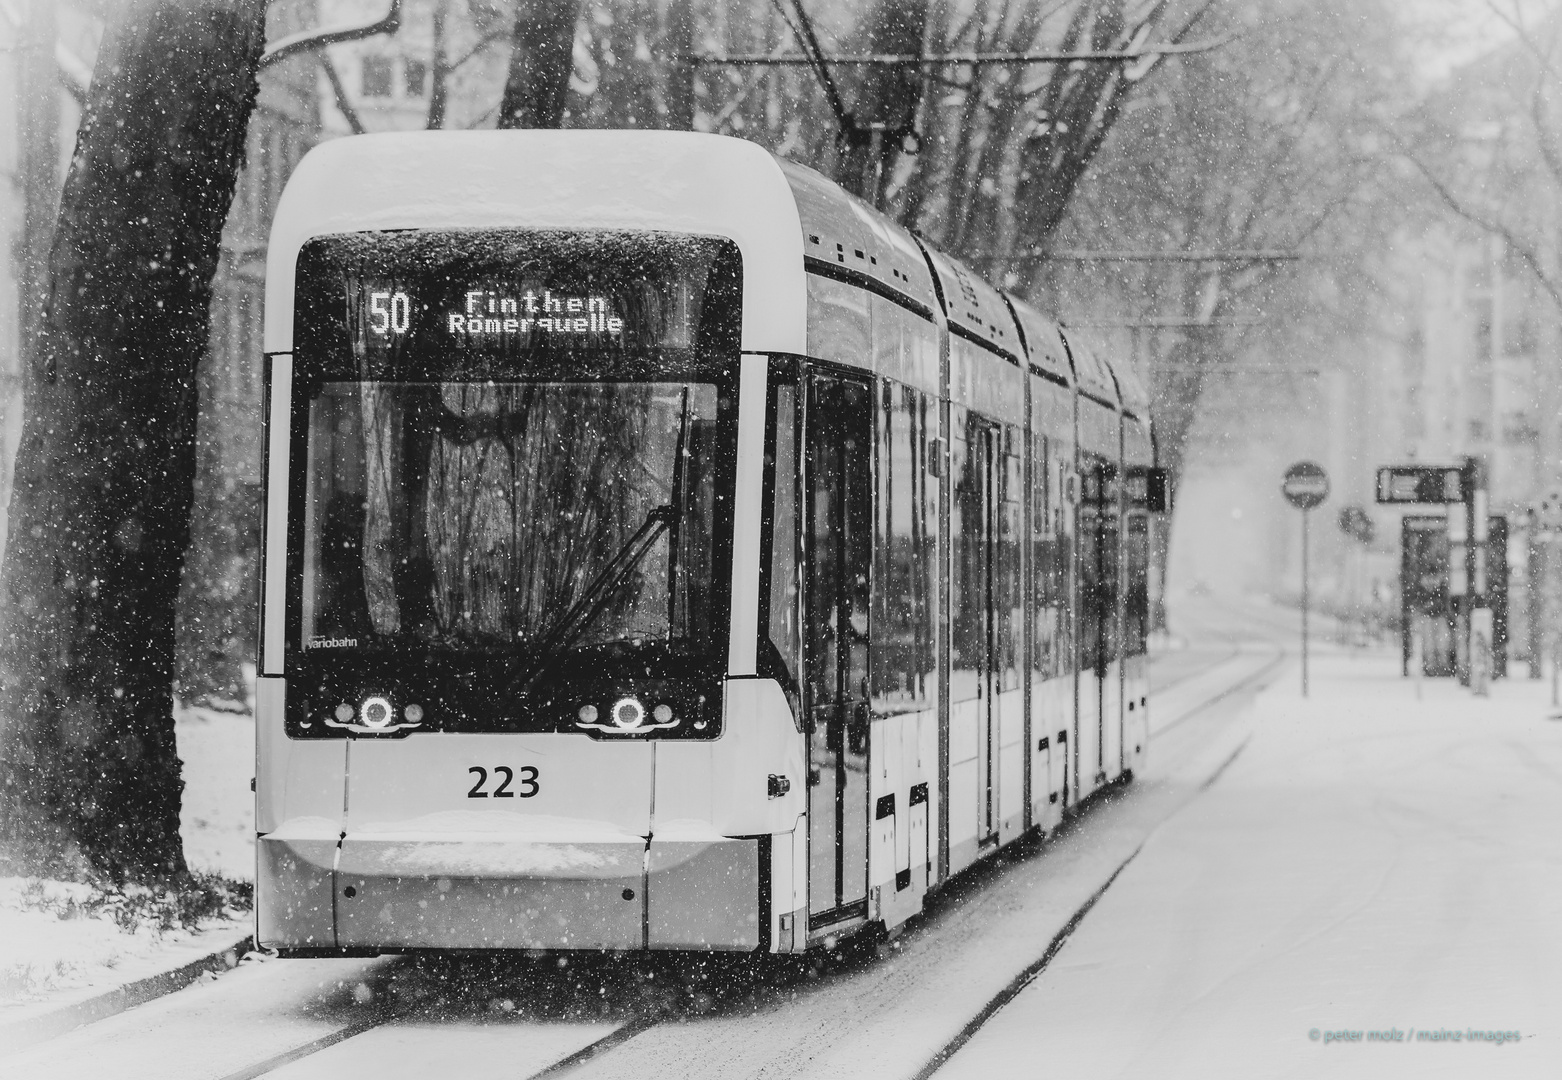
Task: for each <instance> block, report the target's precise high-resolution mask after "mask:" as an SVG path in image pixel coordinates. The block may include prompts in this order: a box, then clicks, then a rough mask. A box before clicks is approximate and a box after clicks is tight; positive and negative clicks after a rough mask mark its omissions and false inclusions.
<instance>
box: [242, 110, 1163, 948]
mask: <svg viewBox="0 0 1562 1080" xmlns="http://www.w3.org/2000/svg"><path fill="white" fill-rule="evenodd" d="M265 333H266V337H265V340H266V354H267V360H268V365H267V381H266V395H267V406H266V407H267V418H268V429H267V435H266V447H267V457H268V460H267V465H266V470H265V475H266V481H267V497H266V523H265V538H264V548H265V567H264V588H263V616H262V618H263V622H262V645H261V655H260V680H259V690H258V694H257V698H258V715H257V721H258V723H257V731H258V737H257V741H258V748H257V752H258V765H257V787H256V819H257V830H258V835H259V843H258V849H259V855H258V861H259V866H258V874H257V889H256V912H257V921H258V928H257V931H258V940H259V941H260V942H261V943H262V944H264V945H267V946H271V947H274V948H276V949H278V950H280V951H281V952H283V953H284V954H291V955H322V954H330V955H340V954H362V953H375V952H391V951H399V950H411V949H512V948H521V949H725V950H757V951H768V952H798V951H802V950H804V949H806V948H807V947H809V946H810V945H812V944H815V943H818V942H820V941H822V940H824V939H825V938H827V937H830V936H832V935H843V934H849V933H852V932H854V931H857V930H860V929H862V928H865V927H868V926H871V925H874V924H880V923H882V924H883V925H884V926H886V927H888V928H893V927H895V926H897V925H898V924H900V923H901V922H903V921H904V920H906V919H907V918H909V917H910V916H911V915H913V914H915V913H916V912H917V911H918V910H919V909H920V908H921V907H922V904H923V900H924V897H925V896H926V895H927V893H928V891H929V890H931V889H934V888H936V887H937V886H938V885H939V884H940V883H942V882H944V881H946V880H947V879H948V878H949V877H950V875H952V874H955V873H958V872H959V871H960V870H962V869H963V868H965V867H967V866H970V865H971V864H972V863H974V862H976V861H977V860H979V859H981V858H983V857H984V856H986V855H987V854H990V853H991V852H993V851H995V850H996V849H997V848H998V847H999V846H1001V845H1002V844H1005V843H1008V842H1010V841H1012V840H1014V839H1015V838H1017V837H1019V836H1020V835H1022V834H1023V833H1025V832H1026V831H1027V830H1031V829H1036V828H1041V829H1050V828H1053V827H1055V826H1056V825H1057V824H1058V822H1059V821H1060V820H1061V819H1062V817H1063V815H1064V814H1065V812H1066V811H1067V810H1068V809H1069V808H1071V807H1073V806H1075V805H1077V804H1078V803H1079V802H1080V800H1082V799H1084V798H1085V797H1087V796H1089V795H1090V794H1091V793H1092V792H1093V791H1095V790H1096V789H1098V788H1100V787H1101V786H1102V785H1104V784H1107V783H1110V782H1112V781H1113V780H1115V779H1117V778H1119V777H1120V776H1124V775H1126V774H1128V773H1130V772H1131V771H1132V770H1133V769H1135V768H1137V767H1138V766H1139V764H1140V763H1141V762H1142V760H1143V755H1144V754H1145V751H1146V749H1147V736H1148V727H1147V725H1146V722H1145V721H1146V713H1145V705H1146V694H1147V687H1146V672H1145V665H1144V656H1143V654H1144V640H1145V616H1146V588H1145V583H1146V560H1147V542H1146V540H1147V525H1146V518H1147V513H1148V511H1149V502H1150V500H1149V499H1147V498H1145V497H1144V493H1145V492H1146V490H1147V488H1155V487H1156V486H1157V485H1156V484H1155V483H1151V482H1150V481H1152V480H1155V479H1156V474H1155V473H1154V471H1153V469H1152V468H1151V466H1152V465H1153V454H1152V448H1151V440H1150V430H1149V420H1148V415H1147V412H1146V404H1147V402H1146V395H1145V393H1144V391H1143V389H1142V387H1140V386H1139V385H1138V384H1137V383H1135V382H1134V381H1133V380H1132V378H1131V377H1130V376H1129V373H1128V372H1126V371H1125V370H1114V369H1113V368H1112V367H1111V366H1110V365H1109V364H1107V363H1105V362H1104V361H1102V360H1101V359H1099V358H1098V357H1095V356H1093V355H1092V354H1090V353H1089V352H1087V351H1085V350H1083V349H1080V348H1078V347H1077V346H1075V345H1074V344H1073V343H1071V342H1068V341H1066V340H1065V338H1064V336H1063V334H1062V333H1060V331H1059V330H1058V328H1057V327H1056V326H1054V325H1052V324H1050V323H1048V322H1047V321H1046V320H1045V319H1044V318H1043V317H1042V316H1041V315H1040V314H1039V313H1037V312H1036V311H1034V310H1033V309H1031V308H1029V307H1027V306H1026V305H1025V304H1023V303H1021V302H1020V301H1018V300H1015V299H1014V298H1012V297H1005V296H1003V295H1001V294H1000V293H998V292H996V291H995V290H993V289H992V288H991V287H989V286H988V285H987V284H986V283H985V282H983V281H982V280H981V279H980V278H978V277H977V276H976V275H975V274H973V273H971V272H970V271H969V270H967V269H965V268H964V267H962V266H961V265H960V264H959V263H957V262H956V261H954V260H953V259H950V258H948V257H947V256H944V255H942V254H940V253H938V252H936V251H933V250H931V249H929V248H928V247H926V246H925V245H923V244H921V243H919V242H918V241H917V240H915V239H914V238H912V237H911V236H910V235H909V234H908V233H906V232H905V231H903V230H902V229H900V228H898V227H897V226H895V225H894V224H891V223H890V222H888V221H887V220H885V219H884V218H883V217H881V216H879V215H878V214H876V213H875V212H873V211H872V210H870V209H868V208H866V207H865V206H863V205H862V204H861V203H859V202H857V201H856V200H854V199H852V198H851V197H849V196H847V195H846V194H845V193H843V192H842V191H841V190H840V189H839V188H837V187H836V186H834V185H833V184H831V183H830V182H828V181H826V180H824V179H823V178H821V177H820V176H818V175H817V174H815V173H813V172H811V171H809V170H807V169H804V168H800V167H798V166H795V165H792V164H789V163H787V162H784V161H778V160H777V159H776V158H774V157H773V156H771V155H770V154H769V153H767V152H765V151H764V150H762V149H760V148H759V147H757V146H754V145H753V144H750V143H746V142H742V141H739V140H735V139H727V138H720V137H716V136H707V135H695V134H688V133H666V132H623V131H613V132H607V131H572V132H541V131H527V132H454V133H446V132H432V133H409V134H394V135H374V136H365V137H360V138H352V139H343V140H339V141H335V142H330V143H326V144H324V145H322V146H320V147H319V148H317V149H316V150H314V151H313V152H312V153H310V154H309V156H308V157H307V158H305V160H304V161H303V163H302V164H301V165H300V166H299V168H298V170H297V172H296V173H295V175H294V176H293V178H292V180H291V181H290V182H289V184H288V188H287V191H286V193H285V194H284V196H283V198H282V201H281V206H280V208H279V209H278V212H277V216H276V222H275V225H274V227H273V231H272V239H271V245H270V252H269V264H268V267H267V304H266V331H265ZM1124 480H1126V481H1127V482H1126V483H1125V482H1123V481H1124ZM1135 493H1137V497H1136V494H1135Z"/></svg>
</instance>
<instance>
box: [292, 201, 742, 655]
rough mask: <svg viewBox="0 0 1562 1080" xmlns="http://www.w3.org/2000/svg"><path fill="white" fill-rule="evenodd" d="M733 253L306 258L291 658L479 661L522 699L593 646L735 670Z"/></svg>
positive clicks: (361, 239)
mask: <svg viewBox="0 0 1562 1080" xmlns="http://www.w3.org/2000/svg"><path fill="white" fill-rule="evenodd" d="M729 247H730V244H728V243H727V242H719V241H709V240H704V239H701V238H667V237H659V236H640V237H627V236H625V235H623V234H602V235H597V234H560V233H524V232H519V231H504V232H493V233H462V234H437V233H436V234H425V233H402V234H360V235H354V236H352V237H337V238H326V239H325V240H323V241H317V242H312V245H311V246H309V247H306V250H305V252H304V253H303V254H302V255H301V257H300V265H299V282H300V289H299V297H300V302H299V314H298V330H297V333H298V339H299V340H298V342H297V354H296V361H297V363H298V375H297V377H296V380H297V381H296V385H297V387H298V391H297V392H298V397H297V399H296V408H298V410H299V413H298V414H296V415H297V416H298V422H299V428H300V429H302V430H300V431H299V436H298V438H297V441H295V443H294V445H295V448H296V451H295V452H297V451H302V453H301V454H300V457H302V458H303V459H304V461H303V464H304V469H303V470H302V472H303V475H302V476H301V477H298V478H297V479H295V481H294V484H295V486H294V496H293V497H294V498H295V499H296V500H298V502H299V503H300V504H301V509H302V518H303V520H302V522H301V524H302V529H301V530H300V534H295V540H294V543H295V544H297V543H299V542H300V541H301V550H300V549H298V548H295V550H296V551H297V562H296V563H295V564H294V565H295V566H296V567H297V568H298V570H299V571H301V573H300V575H299V577H298V578H295V579H294V580H295V584H294V586H293V588H294V589H295V590H297V591H296V592H295V593H294V595H296V596H298V598H299V606H298V608H296V609H295V610H296V611H298V612H299V616H300V619H299V623H298V624H297V625H298V627H299V638H298V642H299V645H300V646H301V647H302V649H303V650H304V651H305V652H306V653H309V654H312V655H314V656H316V657H317V658H318V659H324V658H325V657H326V656H328V655H334V656H336V657H338V658H339V659H343V660H345V659H347V656H346V655H344V654H351V655H358V656H363V657H365V658H366V659H367V657H369V656H371V655H383V656H385V657H386V659H387V662H389V661H390V658H391V657H393V656H408V655H409V654H414V655H415V654H418V653H424V652H427V651H429V650H437V651H441V652H444V651H446V650H455V651H457V652H465V653H469V654H472V655H473V656H474V657H476V656H478V655H483V654H491V655H494V657H495V661H496V663H495V664H494V665H493V666H492V667H493V669H492V670H484V669H481V668H473V669H472V678H474V679H476V680H477V681H479V682H485V683H486V682H487V681H491V679H496V678H500V675H499V673H500V672H508V675H506V676H504V677H503V678H505V679H518V680H519V681H520V683H522V684H524V683H526V682H527V676H526V674H525V673H526V671H527V670H531V671H533V672H540V671H541V670H542V669H543V668H545V667H546V668H550V669H551V668H552V667H553V665H552V663H551V662H550V660H549V658H559V657H560V656H562V655H564V654H568V653H578V652H580V651H583V650H592V651H593V654H594V655H597V656H600V657H602V658H604V659H606V660H612V659H613V658H620V659H621V661H622V662H623V663H630V664H639V663H640V661H639V660H636V659H634V658H635V657H644V658H645V662H646V663H650V664H653V665H654V666H658V668H659V670H663V671H665V670H667V669H666V668H665V666H664V665H660V663H659V662H658V661H655V660H653V659H652V657H653V656H659V657H664V658H666V659H667V660H668V661H675V660H676V658H678V657H688V658H691V659H697V658H704V659H707V660H708V659H710V658H713V657H717V656H724V652H725V650H724V649H722V648H721V641H722V640H724V635H725V626H724V621H725V611H726V604H725V596H724V595H723V591H722V589H721V588H720V586H719V584H718V583H719V582H720V581H722V580H723V577H724V575H725V573H726V570H725V563H726V562H727V561H730V555H729V554H728V553H727V549H728V548H729V547H730V532H731V521H730V517H731V511H730V489H731V485H732V483H733V476H732V473H733V458H734V455H735V425H736V415H735V407H734V398H735V389H736V386H735V381H736V380H735V372H736V354H737V329H738V325H739V317H738V314H739V304H738V297H739V294H740V289H741V282H740V280H739V276H738V275H739V271H738V269H737V266H738V263H737V254H736V250H735V248H732V249H731V250H730V251H729V250H728V248H729ZM295 430H297V429H295ZM300 579H301V580H300ZM323 650H330V652H329V653H327V652H323ZM338 650H340V651H338ZM463 670H464V669H463ZM636 670H642V668H636ZM643 670H644V671H649V670H650V669H649V668H643Z"/></svg>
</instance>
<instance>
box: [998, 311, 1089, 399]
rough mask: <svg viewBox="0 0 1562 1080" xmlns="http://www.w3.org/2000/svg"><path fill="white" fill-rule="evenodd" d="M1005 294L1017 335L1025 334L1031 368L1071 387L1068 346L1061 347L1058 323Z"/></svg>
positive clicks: (1026, 349)
mask: <svg viewBox="0 0 1562 1080" xmlns="http://www.w3.org/2000/svg"><path fill="white" fill-rule="evenodd" d="M1004 295H1005V296H1006V297H1008V298H1009V305H1010V306H1011V307H1013V309H1014V316H1015V318H1016V320H1018V322H1019V324H1020V332H1021V333H1022V334H1024V335H1025V352H1026V355H1028V356H1029V357H1030V362H1031V366H1032V367H1034V368H1039V369H1040V370H1042V371H1045V372H1046V373H1047V374H1049V375H1052V376H1053V377H1054V378H1057V379H1061V380H1062V381H1063V382H1064V383H1067V384H1069V385H1073V382H1074V372H1073V369H1071V368H1070V367H1069V363H1068V347H1067V346H1066V345H1064V344H1063V335H1062V334H1061V333H1059V332H1058V327H1057V324H1056V323H1054V322H1052V320H1050V319H1048V318H1047V317H1046V316H1045V315H1043V314H1042V313H1041V312H1040V311H1038V310H1036V308H1034V307H1032V306H1031V305H1030V304H1028V303H1026V302H1025V301H1024V300H1021V299H1020V298H1019V297H1018V296H1015V295H1014V294H1013V293H1004Z"/></svg>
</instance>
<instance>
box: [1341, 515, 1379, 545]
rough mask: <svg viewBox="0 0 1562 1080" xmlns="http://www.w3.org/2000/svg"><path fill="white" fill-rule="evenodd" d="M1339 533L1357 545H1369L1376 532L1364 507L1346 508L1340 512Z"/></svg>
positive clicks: (1370, 516)
mask: <svg viewBox="0 0 1562 1080" xmlns="http://www.w3.org/2000/svg"><path fill="white" fill-rule="evenodd" d="M1340 532H1342V533H1344V534H1345V535H1346V536H1348V537H1350V538H1351V539H1352V540H1355V541H1356V542H1357V543H1361V544H1371V543H1372V541H1373V539H1374V538H1375V537H1376V536H1377V532H1378V530H1377V527H1376V526H1375V525H1374V524H1373V522H1372V515H1371V514H1369V513H1367V509H1366V507H1364V506H1347V507H1345V508H1344V509H1343V510H1341V511H1340Z"/></svg>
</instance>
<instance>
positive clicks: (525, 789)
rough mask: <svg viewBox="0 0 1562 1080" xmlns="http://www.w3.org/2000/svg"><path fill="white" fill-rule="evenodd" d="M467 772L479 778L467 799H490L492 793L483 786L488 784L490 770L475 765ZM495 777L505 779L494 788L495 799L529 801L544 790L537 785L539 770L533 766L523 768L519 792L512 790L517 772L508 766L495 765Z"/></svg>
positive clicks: (523, 766) (467, 794)
mask: <svg viewBox="0 0 1562 1080" xmlns="http://www.w3.org/2000/svg"><path fill="white" fill-rule="evenodd" d="M467 772H469V773H472V774H474V775H475V776H476V777H477V783H475V784H473V785H472V790H471V791H468V792H467V793H466V797H467V798H469V799H486V798H489V796H490V793H489V792H487V791H484V790H483V785H485V784H487V783H488V770H487V769H485V768H483V767H482V766H481V765H473V766H472V767H471V768H469V769H467ZM494 775H495V776H496V777H497V776H500V775H502V776H503V777H504V780H503V782H501V783H500V784H499V786H498V787H496V788H494V790H493V792H492V797H493V798H495V799H515V798H521V799H529V798H531V797H532V796H533V795H535V794H537V792H539V791H541V790H542V788H541V786H540V785H539V784H538V783H537V775H538V774H537V769H536V767H535V766H532V765H522V766H521V769H520V779H521V782H520V789H519V790H518V791H511V790H510V784H511V783H513V782H514V780H515V770H513V769H511V768H510V767H509V766H508V765H495V766H494Z"/></svg>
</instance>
